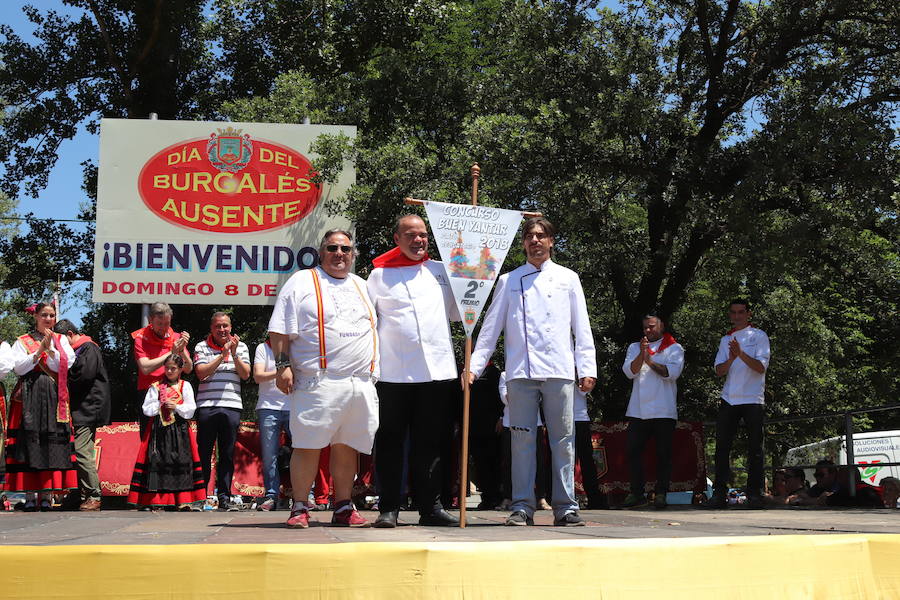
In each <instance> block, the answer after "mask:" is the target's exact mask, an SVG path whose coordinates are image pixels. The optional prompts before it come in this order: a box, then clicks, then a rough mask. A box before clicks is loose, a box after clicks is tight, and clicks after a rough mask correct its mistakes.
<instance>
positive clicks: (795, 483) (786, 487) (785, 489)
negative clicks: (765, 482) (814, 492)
mask: <svg viewBox="0 0 900 600" xmlns="http://www.w3.org/2000/svg"><path fill="white" fill-rule="evenodd" d="M773 481H774V483H773V485H772V493H771V494H767V495H766V496H765V497H764V500H765V502H766V504H767V505H769V506H784V505H787V504H791V503H792V502H793V500H794V499H796V498H797V497H799V496H800V495H801V494H804V493H806V476H805V474H804V473H803V469H800V468H798V467H787V468H785V469H779V470H778V471H776V472H775V476H774V480H773Z"/></svg>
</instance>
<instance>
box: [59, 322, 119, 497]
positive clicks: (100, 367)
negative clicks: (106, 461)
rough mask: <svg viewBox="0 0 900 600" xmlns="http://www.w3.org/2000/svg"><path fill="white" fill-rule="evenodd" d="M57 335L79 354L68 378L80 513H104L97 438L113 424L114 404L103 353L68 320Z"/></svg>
mask: <svg viewBox="0 0 900 600" xmlns="http://www.w3.org/2000/svg"><path fill="white" fill-rule="evenodd" d="M53 331H55V332H56V333H60V334H62V335H65V336H66V338H68V340H69V344H70V345H71V346H72V349H73V350H74V351H75V362H74V363H73V364H72V366H70V367H69V377H68V384H69V401H70V403H71V409H72V429H73V430H74V435H75V460H76V463H77V467H78V489H79V494H78V495H74V498H75V499H76V500H77V501H78V504H77V508H78V510H82V511H96V510H100V497H101V494H100V478H99V477H98V476H97V458H96V456H95V454H94V438H95V436H96V434H97V428H98V427H102V426H104V425H107V424H108V423H109V415H110V410H111V404H112V398H111V396H110V391H109V376H108V375H107V374H106V365H104V364H103V353H102V352H101V351H100V346H98V345H97V344H96V342H94V340H92V339H91V337H90V336H88V335H84V334H82V333H81V331H80V330H79V329H78V327H76V326H75V324H74V323H72V322H71V321H69V320H68V319H63V320H61V321H59V322H57V323H56V325H55V326H54V327H53Z"/></svg>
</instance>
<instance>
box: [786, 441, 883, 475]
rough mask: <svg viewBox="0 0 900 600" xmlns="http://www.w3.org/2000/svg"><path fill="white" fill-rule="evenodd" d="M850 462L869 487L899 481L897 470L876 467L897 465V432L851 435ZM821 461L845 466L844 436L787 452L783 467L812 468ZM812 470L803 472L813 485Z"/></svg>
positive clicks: (845, 449)
mask: <svg viewBox="0 0 900 600" xmlns="http://www.w3.org/2000/svg"><path fill="white" fill-rule="evenodd" d="M853 455H854V456H853V458H854V461H855V462H856V464H858V465H860V467H859V474H860V475H861V476H862V480H863V482H865V483H868V484H869V485H879V482H880V481H881V479H882V478H883V477H887V476H889V475H890V476H893V477H900V467H879V466H878V463H886V462H900V431H867V432H865V433H854V434H853ZM823 458H827V459H830V460H832V461H834V463H835V464H837V465H841V464H846V463H847V445H846V444H845V443H844V436H839V437H833V438H828V439H827V440H821V441H818V442H813V443H811V444H804V445H803V446H798V447H796V448H791V449H790V450H788V451H787V455H786V456H785V459H784V465H785V466H791V465H814V464H816V462H817V461H819V460H822V459H823ZM812 473H813V470H812V469H807V480H808V481H810V483H813V482H814V480H813V479H812Z"/></svg>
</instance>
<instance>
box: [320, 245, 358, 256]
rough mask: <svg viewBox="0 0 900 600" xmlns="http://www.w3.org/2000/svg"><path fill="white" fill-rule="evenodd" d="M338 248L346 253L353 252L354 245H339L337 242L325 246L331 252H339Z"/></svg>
mask: <svg viewBox="0 0 900 600" xmlns="http://www.w3.org/2000/svg"><path fill="white" fill-rule="evenodd" d="M338 248H340V249H341V252H343V253H344V254H350V253H351V252H353V246H339V245H337V244H328V245H327V246H325V249H326V250H328V251H329V252H337V251H338Z"/></svg>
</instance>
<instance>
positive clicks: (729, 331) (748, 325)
mask: <svg viewBox="0 0 900 600" xmlns="http://www.w3.org/2000/svg"><path fill="white" fill-rule="evenodd" d="M750 327H753V324H752V323H747V325H746V327H741V328H740V329H739V328H737V327H732V328H731V329H729V330H728V333H726V334H725V335H731V334H732V333H734V332H735V331H740V330H741V329H748V328H750Z"/></svg>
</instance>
